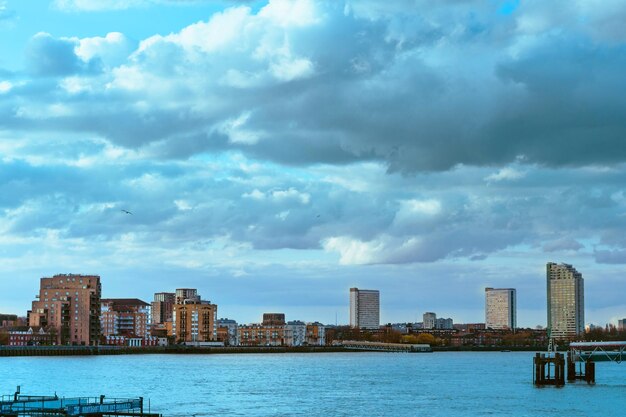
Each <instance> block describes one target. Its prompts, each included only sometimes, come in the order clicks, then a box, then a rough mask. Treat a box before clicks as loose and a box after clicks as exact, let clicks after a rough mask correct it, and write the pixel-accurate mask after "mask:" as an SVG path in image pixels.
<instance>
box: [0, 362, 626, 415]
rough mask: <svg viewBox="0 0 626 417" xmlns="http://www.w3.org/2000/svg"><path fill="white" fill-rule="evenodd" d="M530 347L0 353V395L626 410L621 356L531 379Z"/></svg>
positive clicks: (336, 406) (235, 410) (396, 409)
mask: <svg viewBox="0 0 626 417" xmlns="http://www.w3.org/2000/svg"><path fill="white" fill-rule="evenodd" d="M532 356H533V353H530V352H506V353H505V352H435V353H414V354H408V353H378V352H372V353H369V352H368V353H314V354H229V355H125V356H89V357H8V358H7V357H1V358H0V394H12V393H13V391H14V390H15V387H16V386H17V385H21V386H22V393H23V394H30V395H51V394H53V393H54V392H56V393H57V394H58V395H59V396H66V397H71V396H98V395H100V394H106V395H107V396H108V397H139V396H143V397H144V398H146V399H148V398H149V399H150V407H151V410H152V412H160V413H163V414H164V416H167V417H170V416H192V415H196V416H198V417H200V416H428V417H451V416H463V417H466V416H498V417H499V416H515V417H521V416H529V417H530V416H532V417H549V416H555V417H556V416H559V417H563V416H568V417H572V416H581V417H582V416H584V417H589V416H603V417H612V416H615V417H618V416H624V415H626V364H615V363H599V364H597V365H596V385H595V386H587V385H586V384H584V383H582V382H578V383H576V384H567V385H566V386H565V387H564V388H553V387H548V388H540V389H539V388H534V387H533V385H532Z"/></svg>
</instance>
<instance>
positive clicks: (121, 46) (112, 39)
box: [75, 32, 132, 67]
mask: <svg viewBox="0 0 626 417" xmlns="http://www.w3.org/2000/svg"><path fill="white" fill-rule="evenodd" d="M75 52H76V55H77V56H78V57H79V58H81V59H82V60H83V61H85V62H88V61H89V60H91V59H93V58H96V57H97V58H100V59H101V60H102V62H104V63H105V64H106V65H108V66H111V67H114V66H117V65H120V64H122V63H124V62H125V61H126V60H127V58H128V57H129V56H130V54H131V52H132V45H131V43H130V41H129V40H128V39H127V38H126V37H125V36H124V34H122V33H119V32H110V33H107V35H106V36H104V37H102V36H96V37H92V38H82V39H80V40H78V45H77V46H76V48H75Z"/></svg>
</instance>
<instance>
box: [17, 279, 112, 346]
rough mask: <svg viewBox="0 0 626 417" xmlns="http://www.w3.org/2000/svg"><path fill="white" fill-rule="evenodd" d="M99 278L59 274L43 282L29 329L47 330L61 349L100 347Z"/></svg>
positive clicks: (30, 313)
mask: <svg viewBox="0 0 626 417" xmlns="http://www.w3.org/2000/svg"><path fill="white" fill-rule="evenodd" d="M101 292H102V289H101V286H100V277H99V276H97V275H75V274H60V275H54V276H53V277H50V278H41V282H40V288H39V294H38V295H37V296H36V297H37V300H35V301H33V303H32V309H31V310H30V311H29V312H28V324H29V326H36V327H44V328H46V329H48V330H49V331H50V332H51V333H53V334H54V338H55V343H56V344H60V345H88V346H92V345H97V344H98V343H99V340H100V295H101Z"/></svg>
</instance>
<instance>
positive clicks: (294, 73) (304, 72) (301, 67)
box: [270, 58, 314, 81]
mask: <svg viewBox="0 0 626 417" xmlns="http://www.w3.org/2000/svg"><path fill="white" fill-rule="evenodd" d="M270 72H271V73H272V75H273V76H274V77H276V78H277V79H278V80H280V81H292V80H297V79H299V78H307V77H310V76H311V75H313V73H314V69H313V63H312V62H311V61H309V60H308V59H304V58H294V59H281V60H280V61H279V62H277V63H273V64H271V65H270Z"/></svg>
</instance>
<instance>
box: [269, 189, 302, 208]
mask: <svg viewBox="0 0 626 417" xmlns="http://www.w3.org/2000/svg"><path fill="white" fill-rule="evenodd" d="M272 197H273V198H274V199H275V200H277V201H284V200H292V199H295V200H298V201H300V203H302V204H309V201H311V195H310V194H308V193H301V192H299V191H298V190H296V189H295V188H289V189H287V190H276V191H272Z"/></svg>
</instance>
